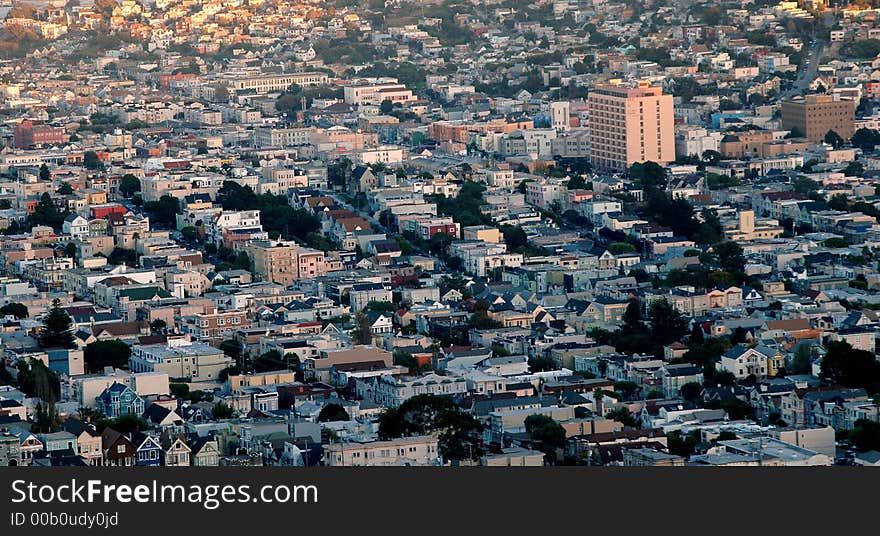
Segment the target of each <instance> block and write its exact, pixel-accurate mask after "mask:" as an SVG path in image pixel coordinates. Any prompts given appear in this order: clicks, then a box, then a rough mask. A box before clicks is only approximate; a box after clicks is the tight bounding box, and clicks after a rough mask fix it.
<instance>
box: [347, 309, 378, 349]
mask: <svg viewBox="0 0 880 536" xmlns="http://www.w3.org/2000/svg"><path fill="white" fill-rule="evenodd" d="M354 322H355V329H354V331H353V332H352V337H353V338H354V342H355V344H373V331H372V328H371V323H370V317H368V316H367V315H366V314H364V312H363V311H359V312H358V313H356V314H355V315H354Z"/></svg>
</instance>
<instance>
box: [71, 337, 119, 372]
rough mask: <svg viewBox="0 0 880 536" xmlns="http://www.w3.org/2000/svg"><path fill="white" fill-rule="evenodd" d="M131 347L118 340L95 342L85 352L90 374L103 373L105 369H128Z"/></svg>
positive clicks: (84, 357) (84, 356)
mask: <svg viewBox="0 0 880 536" xmlns="http://www.w3.org/2000/svg"><path fill="white" fill-rule="evenodd" d="M130 356H131V347H130V346H129V345H127V344H125V343H124V342H122V341H120V340H118V339H116V340H108V341H95V342H93V343H91V344H89V345H87V346H86V347H85V349H84V350H83V359H84V360H85V363H86V368H87V369H88V370H89V371H90V372H95V373H97V372H102V371H103V370H104V367H113V368H118V369H128V358H129V357H130Z"/></svg>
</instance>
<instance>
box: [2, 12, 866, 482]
mask: <svg viewBox="0 0 880 536" xmlns="http://www.w3.org/2000/svg"><path fill="white" fill-rule="evenodd" d="M875 4H876V3H874V2H867V1H858V2H853V3H846V2H835V3H826V2H823V1H820V0H798V1H787V0H784V1H779V2H777V1H774V0H722V1H721V2H706V1H703V0H695V1H689V2H683V1H681V0H649V1H644V2H643V1H634V0H539V1H537V2H531V3H524V2H517V1H514V0H482V1H476V0H473V1H466V0H431V1H427V2H426V1H421V2H417V1H414V0H384V1H376V0H368V1H360V2H359V1H355V0H334V1H327V2H325V1H316V0H302V1H300V2H290V1H288V0H278V1H276V2H264V1H262V0H226V1H222V2H221V1H217V0H153V1H151V0H77V1H73V0H0V466H33V467H41V466H49V467H60V466H65V467H66V466H87V467H106V466H119V467H158V466H167V467H172V466H196V467H212V466H275V467H280V466H292V467H314V466H326V467H339V466H349V467H350V466H388V467H390V466H436V467H459V466H489V467H545V466H563V465H564V466H582V467H599V466H602V467H617V466H640V467H644V466H668V467H694V466H713V467H714V466H731V467H733V466H761V467H765V466H766V467H783V466H785V467H788V466H874V465H878V464H880V361H878V339H880V222H878V217H880V151H878V145H880V6H878V5H875Z"/></svg>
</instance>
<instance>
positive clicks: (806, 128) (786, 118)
mask: <svg viewBox="0 0 880 536" xmlns="http://www.w3.org/2000/svg"><path fill="white" fill-rule="evenodd" d="M781 108H782V127H783V128H785V129H788V130H794V129H797V130H799V131H800V132H801V133H802V134H803V136H804V137H806V138H807V139H808V140H810V141H813V142H818V141H822V139H824V138H825V134H827V133H828V131H829V130H833V131H834V132H837V133H838V134H839V135H840V136H841V137H843V138H844V139H847V140H848V139H850V138H851V137H852V135H853V133H855V113H856V103H855V101H853V100H848V99H835V98H834V96H832V95H807V96H806V97H797V98H794V99H791V100H786V101H783V102H782V107H781Z"/></svg>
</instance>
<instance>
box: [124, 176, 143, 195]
mask: <svg viewBox="0 0 880 536" xmlns="http://www.w3.org/2000/svg"><path fill="white" fill-rule="evenodd" d="M140 191H141V181H140V179H138V178H137V177H135V176H134V175H132V174H131V173H126V174H125V175H123V176H122V178H121V179H119V193H121V194H122V195H123V196H125V197H131V196H133V195H134V194H135V192H140Z"/></svg>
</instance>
